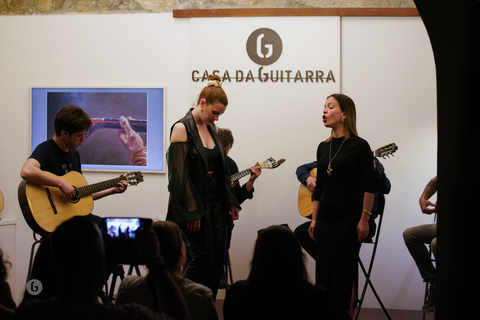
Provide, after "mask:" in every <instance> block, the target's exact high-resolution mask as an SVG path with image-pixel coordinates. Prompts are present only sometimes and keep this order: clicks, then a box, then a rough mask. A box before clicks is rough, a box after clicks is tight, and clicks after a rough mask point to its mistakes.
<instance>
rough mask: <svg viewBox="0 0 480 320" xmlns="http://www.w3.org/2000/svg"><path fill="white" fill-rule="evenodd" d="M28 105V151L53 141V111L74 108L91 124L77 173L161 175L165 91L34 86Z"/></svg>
mask: <svg viewBox="0 0 480 320" xmlns="http://www.w3.org/2000/svg"><path fill="white" fill-rule="evenodd" d="M31 103H32V106H31V107H32V119H31V121H32V126H31V127H32V132H31V134H32V135H31V137H32V139H31V149H32V151H33V150H34V149H35V147H36V146H37V145H38V144H40V143H41V142H43V141H45V140H47V139H51V138H52V137H53V136H54V134H55V129H54V124H53V122H54V118H55V115H56V113H57V112H58V110H60V109H61V108H62V107H64V106H66V105H69V104H73V105H76V106H78V107H80V108H82V109H83V110H85V111H86V112H87V113H88V115H89V116H90V119H91V120H92V126H91V128H90V130H89V131H87V132H86V134H85V137H86V139H85V141H84V142H83V143H82V145H80V146H79V147H78V148H77V150H78V152H79V153H80V157H81V160H82V170H86V171H95V170H98V171H118V172H123V171H132V170H139V171H151V172H158V173H164V172H165V168H164V159H165V88H164V87H158V88H63V87H62V88H61V87H48V88H47V87H34V88H32V92H31ZM139 137H140V138H141V140H140V139H139Z"/></svg>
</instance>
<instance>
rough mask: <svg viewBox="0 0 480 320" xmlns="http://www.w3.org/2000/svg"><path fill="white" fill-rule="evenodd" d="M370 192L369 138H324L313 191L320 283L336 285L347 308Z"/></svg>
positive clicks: (356, 267) (338, 293)
mask: <svg viewBox="0 0 480 320" xmlns="http://www.w3.org/2000/svg"><path fill="white" fill-rule="evenodd" d="M342 143H343V145H342ZM337 151H338V153H337ZM330 160H331V163H330V167H331V169H332V171H331V174H330V175H329V174H328V173H327V168H328V164H329V161H330ZM365 192H369V193H374V192H375V180H374V170H373V155H372V151H371V149H370V146H369V145H368V143H367V141H365V140H363V139H362V138H360V137H357V136H355V135H350V137H349V139H347V140H345V138H344V137H341V138H332V140H330V141H329V142H322V143H320V145H319V146H318V149H317V185H316V189H315V193H314V200H316V201H320V205H319V209H318V214H317V220H316V224H315V239H316V243H317V258H316V268H315V277H316V284H317V285H319V286H322V287H325V288H329V289H331V290H332V291H333V293H334V294H335V295H336V297H337V299H338V301H339V302H340V304H341V306H342V308H344V310H349V309H350V301H351V296H352V287H353V284H354V283H356V280H357V278H358V266H357V263H358V254H359V250H360V243H358V242H357V239H358V235H357V225H358V222H359V221H360V217H361V215H362V210H363V197H364V193H365Z"/></svg>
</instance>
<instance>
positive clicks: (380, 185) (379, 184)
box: [294, 158, 391, 259]
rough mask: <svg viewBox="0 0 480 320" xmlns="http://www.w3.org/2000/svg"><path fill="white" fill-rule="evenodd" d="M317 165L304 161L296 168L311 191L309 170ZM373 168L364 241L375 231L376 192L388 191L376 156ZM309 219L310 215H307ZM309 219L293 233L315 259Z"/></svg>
mask: <svg viewBox="0 0 480 320" xmlns="http://www.w3.org/2000/svg"><path fill="white" fill-rule="evenodd" d="M316 167H317V162H316V161H313V162H310V163H305V164H303V165H301V166H299V167H298V168H297V171H296V175H297V179H298V181H300V183H302V184H304V185H305V186H306V187H307V188H308V189H309V190H310V191H311V192H313V191H314V190H315V185H316V182H317V178H316V177H313V176H311V175H310V171H311V170H313V169H315V168H316ZM374 168H375V189H376V191H375V199H374V201H373V207H372V215H371V216H370V219H369V221H368V224H369V234H368V236H367V238H366V239H365V240H364V241H369V240H372V238H373V237H374V236H375V231H376V228H377V225H376V223H375V219H376V218H377V216H378V213H377V204H378V200H377V198H378V194H379V193H381V194H388V193H389V192H390V188H391V185H390V180H389V179H388V178H387V176H386V174H385V169H384V167H383V165H382V164H381V163H380V161H379V160H378V159H377V158H374ZM308 218H309V219H311V215H310V216H308ZM310 223H311V222H310V221H307V222H305V223H302V224H301V225H299V226H298V227H297V228H296V229H295V231H294V232H295V234H296V235H297V237H298V239H299V240H300V243H301V244H302V247H303V249H305V251H306V252H307V253H308V254H309V255H310V256H311V257H312V258H313V259H315V256H316V248H317V246H316V244H315V240H313V239H312V238H311V237H310V235H309V234H308V227H309V226H310Z"/></svg>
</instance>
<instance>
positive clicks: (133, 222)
mask: <svg viewBox="0 0 480 320" xmlns="http://www.w3.org/2000/svg"><path fill="white" fill-rule="evenodd" d="M140 225H141V219H140V218H105V224H104V227H105V231H106V234H107V236H108V237H109V238H116V239H117V238H118V239H133V238H135V231H136V230H137V229H138V228H139V227H140Z"/></svg>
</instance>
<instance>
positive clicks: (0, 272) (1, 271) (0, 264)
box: [0, 249, 12, 281]
mask: <svg viewBox="0 0 480 320" xmlns="http://www.w3.org/2000/svg"><path fill="white" fill-rule="evenodd" d="M7 264H8V265H10V266H11V265H12V264H11V263H10V262H9V261H6V260H3V251H2V249H0V281H5V280H6V279H7V276H8V272H7Z"/></svg>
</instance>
